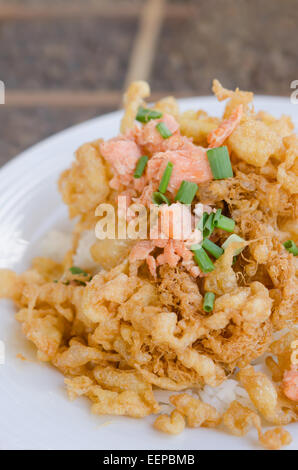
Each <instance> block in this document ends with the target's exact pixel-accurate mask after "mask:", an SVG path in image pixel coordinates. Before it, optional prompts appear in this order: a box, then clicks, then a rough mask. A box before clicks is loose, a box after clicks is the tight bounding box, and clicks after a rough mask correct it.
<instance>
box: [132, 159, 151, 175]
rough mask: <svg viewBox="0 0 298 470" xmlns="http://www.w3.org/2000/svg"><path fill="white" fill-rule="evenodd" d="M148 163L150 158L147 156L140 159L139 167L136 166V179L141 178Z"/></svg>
mask: <svg viewBox="0 0 298 470" xmlns="http://www.w3.org/2000/svg"><path fill="white" fill-rule="evenodd" d="M147 162H148V157H147V155H143V156H142V157H140V158H139V160H138V163H137V166H136V171H135V172H134V175H133V176H134V178H141V176H142V174H143V172H144V170H145V168H146V165H147Z"/></svg>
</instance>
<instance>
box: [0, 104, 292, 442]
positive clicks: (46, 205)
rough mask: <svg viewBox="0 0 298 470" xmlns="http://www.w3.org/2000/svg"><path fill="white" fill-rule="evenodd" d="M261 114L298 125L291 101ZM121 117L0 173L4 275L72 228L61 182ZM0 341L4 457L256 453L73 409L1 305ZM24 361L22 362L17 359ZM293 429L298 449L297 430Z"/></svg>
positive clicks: (194, 432)
mask: <svg viewBox="0 0 298 470" xmlns="http://www.w3.org/2000/svg"><path fill="white" fill-rule="evenodd" d="M180 104H181V109H183V110H184V109H189V108H190V109H191V108H193V109H199V108H202V109H205V110H206V111H208V112H209V113H210V114H213V115H219V114H220V113H221V112H222V108H223V106H224V104H222V103H221V104H219V103H218V102H217V101H216V100H215V99H214V98H213V97H202V98H191V99H186V100H182V101H181V102H180ZM255 106H256V109H257V110H259V109H264V110H266V111H268V112H270V113H272V114H273V115H275V116H277V117H278V116H280V115H281V114H289V115H291V116H292V118H293V119H294V120H295V119H296V128H297V111H298V106H297V107H295V105H293V104H291V103H290V99H286V98H277V97H256V99H255ZM120 117H121V113H120V112H115V113H111V114H108V115H106V116H102V117H99V118H96V119H92V120H90V121H88V122H86V123H83V124H80V125H78V126H75V127H72V128H70V129H68V130H65V131H63V132H60V133H59V134H57V135H55V136H53V137H50V138H48V139H46V140H45V141H43V142H41V143H39V144H37V145H35V146H34V147H32V148H30V149H29V150H27V151H25V152H23V153H22V154H21V155H19V156H18V157H17V158H15V159H14V160H12V161H11V162H10V163H8V164H7V165H6V166H4V167H3V168H2V169H1V170H0V267H4V266H5V267H13V268H14V269H16V270H17V271H19V272H21V271H22V270H23V269H24V268H26V267H28V266H29V262H30V259H31V258H32V256H33V255H34V252H35V249H36V245H37V243H38V241H39V240H40V238H41V237H43V236H44V235H45V234H46V233H47V231H49V230H50V229H52V228H54V227H59V228H63V227H67V211H66V208H65V207H64V206H63V204H62V202H61V199H60V196H59V194H58V191H57V186H56V181H57V178H58V175H59V174H60V173H61V171H62V170H63V169H64V168H66V167H68V166H69V164H70V162H71V161H72V159H73V153H74V151H75V150H76V148H77V147H78V146H79V145H81V144H82V143H84V142H87V141H90V140H93V139H96V138H99V137H104V138H110V137H113V136H114V135H115V134H117V132H118V129H119V120H120ZM0 340H2V341H4V343H5V347H6V360H5V364H4V365H0V416H1V426H0V449H253V448H259V447H258V444H257V438H256V433H255V432H251V433H250V434H249V435H248V436H246V437H244V438H236V437H233V436H230V435H228V434H226V433H221V432H219V431H215V430H210V429H187V430H185V432H184V433H182V434H181V435H180V436H177V437H170V436H167V435H165V434H162V433H159V432H157V431H155V430H154V429H153V428H152V426H151V424H152V422H153V420H154V417H148V418H147V419H145V420H136V419H131V418H124V417H109V416H103V417H98V416H93V415H91V413H90V411H89V402H88V400H85V399H84V398H81V399H77V400H76V401H74V402H70V401H69V400H68V399H67V396H66V392H65V389H64V385H63V376H62V375H61V374H60V373H59V372H58V371H56V370H55V369H54V368H52V367H50V366H47V365H43V364H40V363H38V362H37V361H36V360H35V354H34V348H33V346H31V345H30V343H29V342H28V341H27V340H26V339H24V337H23V336H22V333H21V331H20V326H19V324H18V323H17V322H16V321H15V319H14V308H13V306H12V305H11V303H10V302H8V301H3V300H2V301H1V302H0ZM18 353H22V354H23V355H24V356H25V357H26V358H27V359H29V360H26V361H22V360H20V359H19V358H17V357H16V356H17V354H18ZM289 429H290V431H291V433H292V436H293V443H292V445H291V446H290V447H288V448H292V449H294V448H297V442H298V425H291V426H289Z"/></svg>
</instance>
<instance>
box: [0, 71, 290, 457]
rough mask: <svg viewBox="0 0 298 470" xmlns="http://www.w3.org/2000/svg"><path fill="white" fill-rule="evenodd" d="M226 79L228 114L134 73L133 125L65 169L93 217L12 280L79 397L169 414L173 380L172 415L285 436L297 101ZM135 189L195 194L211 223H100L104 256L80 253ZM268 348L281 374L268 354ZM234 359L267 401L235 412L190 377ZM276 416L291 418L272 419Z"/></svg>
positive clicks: (269, 437) (64, 182)
mask: <svg viewBox="0 0 298 470" xmlns="http://www.w3.org/2000/svg"><path fill="white" fill-rule="evenodd" d="M213 92H214V93H215V95H216V97H217V99H218V100H219V101H222V100H226V107H225V110H224V114H223V116H222V118H217V117H211V116H209V115H208V114H207V113H206V112H205V111H202V110H194V111H192V110H189V111H186V112H184V113H180V112H179V107H178V103H177V101H176V100H175V99H174V98H172V97H168V98H164V99H162V100H161V101H159V102H157V103H155V104H154V105H153V106H152V107H149V105H147V104H146V103H145V101H144V100H145V99H146V98H148V97H149V96H150V89H149V86H148V84H147V83H145V82H135V83H132V84H131V86H130V87H129V89H128V90H127V92H126V94H125V97H124V108H125V113H124V117H123V119H122V122H121V133H120V134H119V135H118V136H117V137H115V138H114V139H110V140H108V141H104V140H97V141H95V142H91V143H86V144H84V145H82V146H81V147H80V148H79V149H78V151H77V152H76V158H75V161H74V162H73V164H72V165H71V167H70V168H69V169H67V170H66V171H64V172H63V173H62V175H61V176H60V178H59V190H60V192H61V195H62V198H63V201H64V203H65V204H66V205H67V206H68V209H69V217H70V218H76V221H77V223H76V226H75V229H74V232H73V246H72V249H71V250H70V251H69V252H68V253H66V254H65V258H64V261H63V263H57V262H55V261H53V260H51V259H47V258H35V259H34V260H33V262H32V267H31V268H30V269H29V270H28V271H26V272H24V273H23V274H21V275H17V274H16V273H14V272H12V271H8V270H2V271H0V279H1V283H0V286H1V287H0V296H2V297H8V298H11V299H12V300H13V301H14V302H15V304H16V306H17V308H18V312H17V314H16V318H17V320H18V321H19V322H21V324H22V328H23V332H24V334H25V335H26V337H27V338H28V339H29V340H30V341H32V342H33V343H34V344H35V346H36V348H37V356H38V359H39V360H40V361H45V362H50V363H51V364H53V365H54V366H55V367H56V368H57V369H58V370H60V371H61V372H62V373H63V374H64V375H65V384H66V387H67V391H68V394H69V397H70V399H74V398H76V397H78V396H81V395H85V396H87V397H88V398H90V400H91V402H92V412H93V413H95V414H112V415H126V416H132V417H135V418H142V417H145V416H147V415H149V414H159V413H160V404H159V403H158V401H157V400H156V398H155V396H154V390H155V389H156V388H160V389H165V390H169V391H173V395H172V396H171V397H170V403H171V405H172V407H173V408H172V412H171V414H170V415H165V414H159V416H158V417H157V418H156V421H155V423H154V426H155V428H156V429H158V430H160V431H163V432H166V433H170V434H178V433H180V432H182V431H183V429H184V427H185V426H189V427H199V426H207V427H216V426H219V425H221V426H224V427H225V429H226V430H228V431H229V432H231V433H233V434H235V435H238V436H243V435H244V434H246V432H247V431H248V429H249V428H250V427H251V426H254V427H255V428H256V429H257V432H258V436H259V441H260V443H261V444H262V445H263V446H264V447H266V448H270V449H277V448H280V447H281V446H282V445H286V444H289V443H290V441H291V437H290V435H289V433H288V431H286V430H285V429H283V428H281V427H280V426H282V425H286V424H289V423H291V422H294V421H297V415H298V407H297V400H298V372H297V362H298V359H297V347H298V333H297V329H296V326H297V298H298V296H297V292H298V291H297V268H298V263H297V261H298V258H297V246H296V243H298V226H297V214H298V179H297V177H298V136H297V135H296V134H295V133H294V126H293V123H292V121H291V119H290V118H289V117H287V116H282V117H280V118H279V119H277V118H275V117H273V116H271V115H269V114H268V113H266V112H265V111H262V112H258V113H256V112H255V110H254V106H253V94H252V93H251V92H246V91H240V90H239V89H236V91H230V90H227V89H225V88H223V87H222V86H221V84H220V83H219V82H218V81H217V80H214V82H213ZM219 149H221V153H220V152H219V151H218V150H219ZM222 149H224V150H222ZM221 155H224V156H222V157H221ZM144 156H145V157H146V158H145V159H144V158H143V157H144ZM211 156H212V158H213V157H214V158H215V160H216V164H217V165H218V164H219V169H218V166H217V169H216V168H214V161H213V160H212V159H211ZM223 158H225V162H226V165H229V164H230V165H231V169H232V170H229V169H228V170H225V169H224V168H223V165H222V161H221V159H223ZM229 162H230V163H229ZM169 169H170V170H169ZM225 171H228V172H227V173H225ZM229 171H232V173H229ZM218 172H219V173H218ZM222 172H223V173H222ZM161 181H163V184H161ZM166 183H167V184H166ZM163 185H164V187H163ZM193 190H194V191H193ZM192 191H193V193H192V195H191V192H192ZM119 195H120V196H122V197H123V198H125V200H126V202H127V205H128V206H130V205H131V204H133V203H137V204H142V205H143V206H144V207H145V211H146V210H147V209H148V210H149V205H150V204H151V203H152V201H153V202H154V203H155V204H156V205H159V206H160V210H161V214H163V215H164V216H165V215H169V214H170V215H173V214H174V211H175V210H176V209H177V208H179V210H180V209H181V207H182V212H183V211H185V210H186V211H190V213H191V214H192V216H193V214H194V212H196V215H198V217H199V223H198V225H197V226H196V227H195V228H194V227H188V229H187V230H186V232H187V233H186V234H184V236H183V237H182V238H181V237H180V239H176V238H175V237H174V236H173V233H172V232H173V229H174V226H173V224H172V225H171V223H169V227H168V229H169V237H168V238H163V237H160V236H158V237H156V238H155V239H153V240H152V239H149V238H144V237H140V238H142V239H137V240H132V239H117V238H114V239H110V238H105V239H97V240H96V242H95V243H94V244H93V245H92V246H91V248H90V252H91V255H92V258H93V260H94V262H95V264H96V266H97V269H93V270H88V269H86V268H85V266H79V267H77V266H73V256H74V254H75V253H76V250H77V247H78V244H79V242H80V239H81V237H82V235H83V234H84V232H85V231H86V230H95V228H96V224H97V222H98V214H99V213H98V207H99V206H100V204H103V203H106V204H110V205H112V206H113V207H116V204H117V197H118V196H119ZM187 201H188V202H189V201H190V205H185V206H184V203H186V202H187ZM193 211H194V212H193ZM131 217H132V216H131ZM168 220H169V219H168ZM207 221H208V222H207ZM206 224H207V225H206ZM208 224H209V226H208ZM231 226H232V230H231ZM228 228H229V230H228ZM206 233H207V235H206ZM231 233H233V236H234V238H233V237H232V238H231ZM235 237H236V238H235ZM206 240H207V241H206ZM214 245H216V247H217V248H214ZM204 247H205V249H204ZM280 332H281V333H280ZM277 333H279V338H278V339H276V334H277ZM265 352H266V364H267V367H268V368H269V370H270V372H271V375H272V379H271V378H269V377H267V375H265V374H264V373H262V372H260V371H258V370H257V369H256V368H255V367H254V366H253V365H252V363H253V361H255V360H256V359H257V358H260V357H261V356H262V355H263V354H264V353H265ZM232 375H233V377H235V376H236V377H237V380H239V383H240V384H241V386H242V387H244V389H245V390H246V391H247V393H248V395H249V398H250V400H251V407H245V406H243V405H242V404H241V403H239V402H238V401H233V402H232V403H231V404H230V406H229V408H228V409H227V410H226V411H225V413H224V414H220V413H219V412H218V411H217V410H216V409H215V408H214V407H213V406H211V405H209V404H207V403H204V402H203V401H202V400H200V399H199V398H197V397H195V396H194V395H193V394H192V393H188V392H187V389H192V390H193V389H197V390H199V389H202V388H203V387H204V386H205V385H208V386H211V387H216V386H218V385H220V384H221V383H223V382H224V381H225V380H226V379H228V378H229V377H231V376H232ZM178 392H181V393H178ZM261 418H263V419H264V420H265V421H266V422H267V423H269V424H272V425H276V426H278V427H277V428H274V429H270V430H268V431H266V432H265V433H263V431H262V428H261Z"/></svg>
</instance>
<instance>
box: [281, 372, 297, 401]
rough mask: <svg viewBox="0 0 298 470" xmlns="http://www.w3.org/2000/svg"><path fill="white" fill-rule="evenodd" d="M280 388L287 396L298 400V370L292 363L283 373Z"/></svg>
mask: <svg viewBox="0 0 298 470" xmlns="http://www.w3.org/2000/svg"><path fill="white" fill-rule="evenodd" d="M282 390H283V392H284V394H285V395H286V397H287V398H289V399H290V400H293V401H298V371H297V366H295V365H292V367H291V369H290V370H287V371H286V372H285V373H284V377H283V381H282Z"/></svg>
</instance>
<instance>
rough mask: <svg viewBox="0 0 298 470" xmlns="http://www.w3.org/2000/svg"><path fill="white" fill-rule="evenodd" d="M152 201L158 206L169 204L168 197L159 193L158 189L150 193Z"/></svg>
mask: <svg viewBox="0 0 298 470" xmlns="http://www.w3.org/2000/svg"><path fill="white" fill-rule="evenodd" d="M152 201H153V202H154V204H157V205H158V206H160V205H161V204H168V205H169V204H170V201H169V200H168V198H167V197H166V196H165V195H164V194H162V193H159V192H158V191H156V192H155V193H153V194H152Z"/></svg>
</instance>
